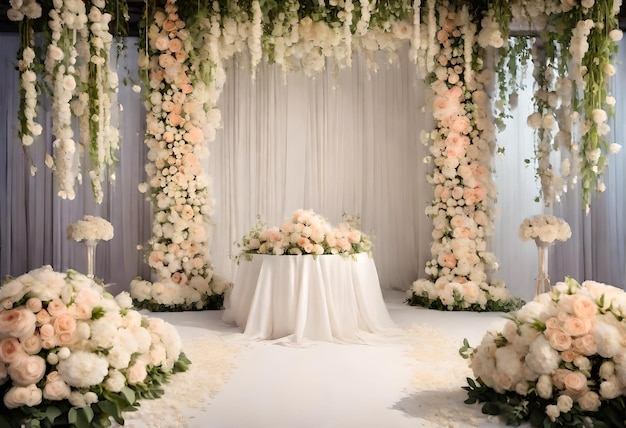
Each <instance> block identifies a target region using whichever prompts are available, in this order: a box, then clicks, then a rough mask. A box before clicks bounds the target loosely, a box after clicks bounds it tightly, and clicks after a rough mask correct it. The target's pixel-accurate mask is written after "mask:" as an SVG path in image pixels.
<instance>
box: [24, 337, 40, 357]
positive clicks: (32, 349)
mask: <svg viewBox="0 0 626 428" xmlns="http://www.w3.org/2000/svg"><path fill="white" fill-rule="evenodd" d="M41 347H42V345H41V338H40V337H39V336H38V335H36V334H35V335H33V336H30V337H28V338H26V339H22V349H23V350H24V351H25V352H26V353H28V354H30V355H36V354H38V353H39V351H41Z"/></svg>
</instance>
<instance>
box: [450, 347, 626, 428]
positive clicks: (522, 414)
mask: <svg viewBox="0 0 626 428" xmlns="http://www.w3.org/2000/svg"><path fill="white" fill-rule="evenodd" d="M464 343H465V342H464ZM461 349H463V348H461ZM467 384H468V386H464V387H463V390H465V391H466V392H467V399H466V400H465V401H464V402H465V404H470V405H473V404H481V405H482V412H483V413H484V414H486V415H493V416H499V417H500V418H501V419H502V420H503V422H504V423H506V424H507V425H509V426H519V425H521V424H523V423H530V425H531V426H533V427H543V428H550V427H567V428H581V427H594V428H609V427H610V428H619V427H626V405H625V401H624V397H618V398H615V399H612V400H606V401H603V402H602V406H601V407H600V409H598V411H596V412H590V411H584V410H582V409H581V408H580V406H579V405H578V404H575V405H574V407H573V408H572V409H571V410H570V411H569V412H567V413H561V414H560V415H559V417H557V418H556V420H554V421H551V420H550V418H549V417H548V416H547V415H546V413H545V409H546V406H548V405H551V404H555V400H553V399H548V400H546V399H544V398H541V397H539V396H538V395H537V394H536V393H535V391H534V390H531V391H529V393H528V395H520V394H517V393H516V392H512V391H506V392H505V393H498V392H496V391H495V390H494V389H492V388H490V387H488V386H486V385H484V384H483V383H482V382H481V380H480V379H477V380H476V381H475V380H474V379H471V378H467ZM590 422H591V423H590Z"/></svg>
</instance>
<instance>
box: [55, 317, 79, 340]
mask: <svg viewBox="0 0 626 428" xmlns="http://www.w3.org/2000/svg"><path fill="white" fill-rule="evenodd" d="M53 325H54V331H55V333H56V334H57V335H60V334H63V333H69V334H72V333H74V331H76V320H75V319H74V318H72V316H71V315H69V314H67V313H65V314H61V315H59V316H58V317H56V319H55V320H54V324H53Z"/></svg>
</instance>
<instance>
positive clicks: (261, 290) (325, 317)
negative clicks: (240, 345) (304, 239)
mask: <svg viewBox="0 0 626 428" xmlns="http://www.w3.org/2000/svg"><path fill="white" fill-rule="evenodd" d="M225 308H226V310H225V312H224V315H223V317H222V319H223V320H224V321H225V322H228V323H235V324H237V325H238V326H240V327H241V328H242V329H243V333H244V335H245V336H246V337H248V338H250V339H255V340H264V339H279V338H288V339H289V341H291V342H295V343H300V342H301V341H303V340H314V341H335V342H354V341H361V340H363V336H364V335H363V334H362V333H364V332H367V333H380V332H383V331H385V330H387V329H390V328H392V327H393V326H394V325H393V322H392V321H391V318H390V317H389V313H388V312H387V308H386V306H385V302H384V301H383V296H382V292H381V290H380V283H379V282H378V273H377V271H376V265H375V264H374V260H372V259H371V258H369V257H368V256H367V255H366V254H359V255H357V257H356V258H352V257H347V258H344V257H341V256H335V255H322V256H317V257H313V256H311V255H300V256H271V255H254V256H253V257H252V260H250V261H248V260H245V259H244V260H242V261H241V262H240V263H239V267H238V269H237V274H236V277H235V281H234V286H233V288H232V290H231V291H230V292H229V293H227V295H226V298H225Z"/></svg>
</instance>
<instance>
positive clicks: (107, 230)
mask: <svg viewBox="0 0 626 428" xmlns="http://www.w3.org/2000/svg"><path fill="white" fill-rule="evenodd" d="M113 233H114V229H113V225H112V224H111V223H109V221H108V220H105V219H103V218H102V217H97V216H92V215H86V216H84V217H83V219H82V220H78V221H76V222H74V223H72V224H70V225H69V226H68V227H67V238H68V239H72V240H74V241H76V242H80V241H110V240H111V239H113Z"/></svg>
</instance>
